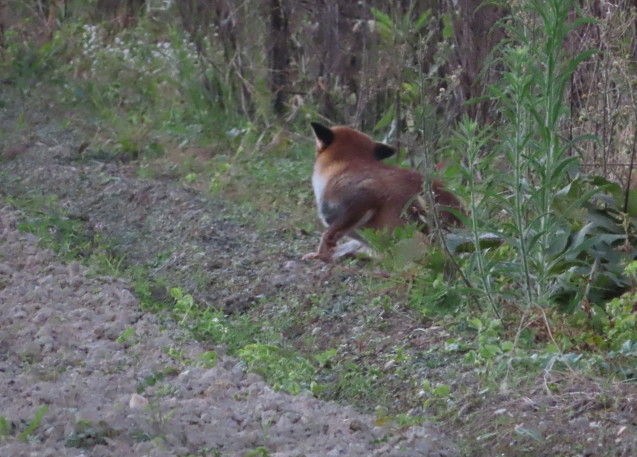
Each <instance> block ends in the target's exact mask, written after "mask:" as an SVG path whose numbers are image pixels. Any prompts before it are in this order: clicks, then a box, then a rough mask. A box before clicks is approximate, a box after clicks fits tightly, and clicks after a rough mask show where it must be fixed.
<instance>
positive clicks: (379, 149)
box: [374, 143, 396, 160]
mask: <svg viewBox="0 0 637 457" xmlns="http://www.w3.org/2000/svg"><path fill="white" fill-rule="evenodd" d="M395 153H396V149H394V148H393V147H391V146H390V145H388V144H385V143H376V144H375V145H374V156H375V157H376V160H383V159H386V158H388V157H391V156H393V155H394V154H395Z"/></svg>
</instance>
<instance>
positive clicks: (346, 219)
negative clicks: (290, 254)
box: [303, 192, 377, 262]
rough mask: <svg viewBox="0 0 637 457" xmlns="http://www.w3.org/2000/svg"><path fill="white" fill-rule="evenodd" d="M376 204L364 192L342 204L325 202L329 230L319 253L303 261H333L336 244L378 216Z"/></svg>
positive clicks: (325, 233) (324, 217) (308, 256)
mask: <svg viewBox="0 0 637 457" xmlns="http://www.w3.org/2000/svg"><path fill="white" fill-rule="evenodd" d="M376 203H377V200H376V199H375V198H373V197H372V196H371V195H369V194H367V193H364V192H363V193H360V194H359V195H356V196H355V197H353V198H349V199H348V200H347V201H346V202H342V203H332V202H329V201H324V202H323V204H322V205H321V206H322V207H321V212H322V214H323V219H324V221H325V222H326V224H327V230H326V231H325V232H324V233H323V236H322V237H321V244H320V245H319V248H318V251H316V252H311V253H309V254H306V255H304V256H303V260H309V259H321V260H323V261H325V262H329V261H331V260H332V259H333V256H334V250H335V248H336V243H338V241H339V240H340V239H341V238H343V237H344V236H346V235H348V234H349V233H351V232H353V231H354V230H355V229H357V228H359V227H363V226H364V225H365V224H367V222H369V220H371V219H372V218H373V217H374V215H375V214H376V211H377V208H376Z"/></svg>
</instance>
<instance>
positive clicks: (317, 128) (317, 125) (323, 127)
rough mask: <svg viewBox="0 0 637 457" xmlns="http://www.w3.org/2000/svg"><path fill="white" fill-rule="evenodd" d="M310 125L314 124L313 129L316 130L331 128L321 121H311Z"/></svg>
mask: <svg viewBox="0 0 637 457" xmlns="http://www.w3.org/2000/svg"><path fill="white" fill-rule="evenodd" d="M310 125H311V126H312V129H313V130H314V131H315V132H316V131H317V130H329V129H328V128H327V127H325V126H324V125H323V124H321V123H319V122H310Z"/></svg>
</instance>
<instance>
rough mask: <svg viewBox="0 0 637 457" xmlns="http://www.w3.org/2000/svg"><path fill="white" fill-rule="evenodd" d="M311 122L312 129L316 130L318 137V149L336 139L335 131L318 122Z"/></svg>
mask: <svg viewBox="0 0 637 457" xmlns="http://www.w3.org/2000/svg"><path fill="white" fill-rule="evenodd" d="M311 124H312V130H314V136H315V137H316V149H317V151H322V150H323V149H325V148H327V147H328V146H329V145H330V144H332V141H334V132H332V130H331V129H330V128H328V127H325V126H324V125H323V124H319V123H318V122H312V123H311Z"/></svg>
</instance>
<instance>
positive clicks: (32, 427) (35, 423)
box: [18, 405, 49, 443]
mask: <svg viewBox="0 0 637 457" xmlns="http://www.w3.org/2000/svg"><path fill="white" fill-rule="evenodd" d="M48 410H49V407H48V406H47V405H43V406H40V407H39V408H38V410H37V411H36V412H35V414H34V415H33V419H31V420H30V421H29V424H28V425H27V426H26V428H25V429H24V430H23V431H22V432H20V435H18V439H19V440H20V441H24V442H25V443H26V442H27V441H29V440H31V439H34V437H33V434H34V433H35V432H37V430H38V429H39V428H40V425H42V419H43V418H44V415H45V414H46V412H47V411H48Z"/></svg>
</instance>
